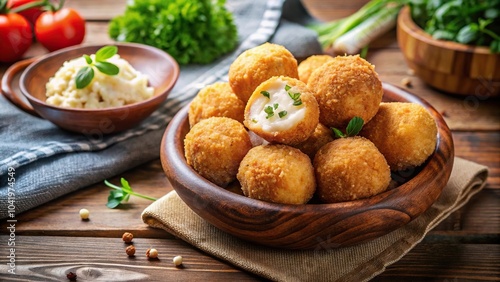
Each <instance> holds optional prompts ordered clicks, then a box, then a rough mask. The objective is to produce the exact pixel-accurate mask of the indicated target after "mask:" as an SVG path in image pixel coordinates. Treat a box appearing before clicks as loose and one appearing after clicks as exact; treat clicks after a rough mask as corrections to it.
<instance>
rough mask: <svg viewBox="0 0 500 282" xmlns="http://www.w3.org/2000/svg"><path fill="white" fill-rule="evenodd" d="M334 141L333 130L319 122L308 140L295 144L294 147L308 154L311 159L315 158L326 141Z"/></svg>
mask: <svg viewBox="0 0 500 282" xmlns="http://www.w3.org/2000/svg"><path fill="white" fill-rule="evenodd" d="M332 141H333V134H332V130H331V129H329V128H328V127H326V126H324V125H323V124H321V123H318V126H316V129H314V132H313V133H312V134H311V136H309V138H307V140H306V141H304V142H302V143H300V144H298V145H295V146H294V147H295V148H297V149H299V150H301V151H302V152H303V153H304V154H306V155H308V156H309V158H311V160H314V156H315V155H316V152H318V150H319V149H320V148H321V147H323V145H325V144H326V143H329V142H332Z"/></svg>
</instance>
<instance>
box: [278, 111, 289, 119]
mask: <svg viewBox="0 0 500 282" xmlns="http://www.w3.org/2000/svg"><path fill="white" fill-rule="evenodd" d="M287 114H288V112H287V111H281V112H279V113H278V116H279V117H280V118H283V117H285V116H286V115H287Z"/></svg>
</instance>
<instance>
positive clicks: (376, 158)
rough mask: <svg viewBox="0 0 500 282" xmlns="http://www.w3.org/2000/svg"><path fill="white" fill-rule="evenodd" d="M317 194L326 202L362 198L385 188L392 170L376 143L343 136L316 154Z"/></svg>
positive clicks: (361, 138) (357, 137)
mask: <svg viewBox="0 0 500 282" xmlns="http://www.w3.org/2000/svg"><path fill="white" fill-rule="evenodd" d="M313 164H314V171H315V173H316V180H317V182H318V188H317V194H318V196H319V199H320V200H321V201H322V202H325V203H335V202H344V201H351V200H356V199H363V198H368V197H371V196H374V195H376V194H379V193H381V192H384V191H385V190H386V189H387V187H388V185H389V182H390V181H391V171H390V169H389V165H388V164H387V162H386V160H385V158H384V156H383V155H382V154H381V153H380V152H379V151H378V149H377V147H375V145H374V144H373V143H372V142H370V141H369V140H368V139H365V138H363V137H359V136H356V137H349V138H340V139H336V140H335V141H332V142H330V143H328V144H326V145H325V146H323V147H321V149H319V151H318V152H317V153H316V156H315V158H314V163H313Z"/></svg>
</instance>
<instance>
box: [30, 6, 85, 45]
mask: <svg viewBox="0 0 500 282" xmlns="http://www.w3.org/2000/svg"><path fill="white" fill-rule="evenodd" d="M35 36H36V39H37V40H38V42H40V43H41V44H42V45H43V46H44V47H45V48H47V49H48V50H49V51H55V50H58V49H61V48H65V47H69V46H73V45H77V44H80V43H82V41H83V38H84V37H85V20H84V19H83V18H82V17H81V16H80V14H78V12H76V11H75V10H73V9H71V8H62V9H60V10H58V11H55V12H52V11H47V12H44V13H43V14H41V15H40V17H39V18H38V20H36V23H35Z"/></svg>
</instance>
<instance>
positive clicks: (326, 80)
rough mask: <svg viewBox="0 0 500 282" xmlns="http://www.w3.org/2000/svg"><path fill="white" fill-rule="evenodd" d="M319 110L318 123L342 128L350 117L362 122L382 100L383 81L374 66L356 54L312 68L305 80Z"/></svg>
mask: <svg viewBox="0 0 500 282" xmlns="http://www.w3.org/2000/svg"><path fill="white" fill-rule="evenodd" d="M307 85H308V86H309V88H310V89H311V90H312V91H313V92H314V97H316V100H317V101H318V105H319V109H320V118H319V119H320V122H321V123H322V124H324V125H326V126H327V127H335V128H345V127H346V126H347V124H348V123H349V121H350V120H351V119H352V118H353V117H356V116H358V117H361V118H362V119H363V121H364V122H365V123H367V122H369V121H370V119H372V117H373V116H374V115H375V114H376V113H377V111H378V107H379V104H380V102H381V101H382V95H383V89H382V82H381V81H380V79H379V77H378V74H377V73H376V72H375V67H374V66H373V65H372V64H370V63H369V62H367V61H366V60H365V59H363V58H361V57H360V56H359V55H356V56H337V57H335V58H333V60H332V61H329V62H326V63H324V64H323V65H322V66H321V67H319V68H318V69H317V70H315V71H314V72H313V73H312V74H311V76H310V77H309V80H308V82H307Z"/></svg>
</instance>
